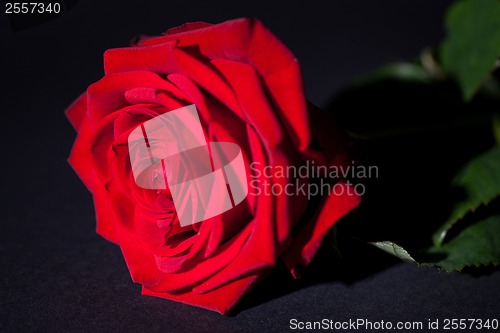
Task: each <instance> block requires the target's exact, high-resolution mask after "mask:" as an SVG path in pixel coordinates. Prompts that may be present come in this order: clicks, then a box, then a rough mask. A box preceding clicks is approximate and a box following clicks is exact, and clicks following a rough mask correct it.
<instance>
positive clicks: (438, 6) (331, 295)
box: [0, 0, 500, 332]
mask: <svg viewBox="0 0 500 333" xmlns="http://www.w3.org/2000/svg"><path fill="white" fill-rule="evenodd" d="M450 3H451V1H435V0H425V1H401V0H390V1H359V0H342V1H341V0H330V1H319V0H318V1H270V0H268V1H252V2H238V1H210V2H209V1H129V2H124V1H96V0H95V1H90V0H82V1H80V3H79V4H78V5H76V6H75V7H74V8H73V9H72V10H70V11H69V12H68V13H66V14H64V15H62V16H60V17H58V18H56V19H55V20H53V21H50V22H47V23H44V24H42V25H39V26H36V27H33V28H31V29H27V30H24V31H17V32H14V31H13V30H12V29H11V26H10V25H9V20H8V19H7V17H6V15H5V14H3V13H2V14H0V31H1V34H0V36H1V51H0V60H1V61H0V64H1V68H2V71H1V72H0V77H1V82H2V83H1V84H2V85H1V105H0V115H1V116H0V126H1V127H0V130H1V132H0V133H1V134H0V135H1V141H0V145H1V152H2V158H1V159H0V161H1V162H0V163H1V169H0V170H1V172H2V174H1V177H0V188H1V193H2V196H1V201H0V205H1V206H0V207H1V213H0V214H1V215H0V218H1V224H0V297H1V298H0V331H2V332H4V331H6V332H17V331H26V330H27V331H66V330H70V331H95V330H98V331H163V332H170V331H207V332H208V331H211V332H212V331H214V332H237V331H241V332H255V331H261V332H267V331H276V332H280V331H286V330H288V325H289V320H290V319H291V318H297V319H299V320H310V321H312V320H321V319H322V318H329V319H334V320H348V319H356V318H367V319H370V320H373V321H375V320H377V321H379V320H386V321H387V320H391V321H393V322H396V321H403V320H410V321H423V322H424V323H427V320H428V319H433V320H435V319H440V320H441V322H442V321H443V320H444V319H445V318H484V319H486V318H493V317H494V316H498V308H499V306H500V293H499V285H500V274H499V273H498V271H492V272H490V273H487V274H482V275H480V276H476V275H475V274H468V273H464V274H445V273H439V272H437V271H435V270H432V269H428V268H417V267H414V266H412V265H408V264H401V263H398V262H397V261H396V260H393V259H391V258H388V256H386V255H384V254H383V253H378V252H376V251H375V252H374V250H369V249H366V248H364V247H363V245H361V244H360V245H359V246H360V248H359V250H358V252H356V253H354V254H352V255H351V257H352V258H351V261H350V263H349V264H347V265H345V266H343V267H342V269H343V270H344V272H343V273H342V272H341V273H338V272H336V271H335V267H333V265H331V266H330V264H329V263H328V262H327V263H325V261H320V260H316V261H315V262H314V264H313V267H311V269H310V271H309V272H308V274H306V277H305V279H304V280H302V281H300V282H294V281H292V280H291V279H290V278H289V277H288V276H287V275H286V274H282V273H283V272H282V270H283V269H282V267H281V266H278V268H277V269H276V271H275V272H274V273H273V274H272V275H271V276H270V280H269V282H268V283H265V284H264V285H262V286H261V287H259V288H257V289H256V290H255V291H254V292H252V293H251V294H249V295H248V296H246V297H245V298H244V300H243V301H242V302H241V304H239V305H238V307H237V309H236V311H234V312H233V314H232V315H231V316H229V317H227V316H221V315H219V314H216V313H212V312H210V311H206V310H203V309H198V308H194V307H190V306H186V305H182V304H178V303H174V302H171V301H168V300H163V299H157V298H151V297H146V296H141V295H140V286H138V285H134V284H133V283H132V282H131V280H130V276H129V274H128V271H127V268H126V265H125V262H124V260H123V259H122V257H121V253H120V250H119V248H118V247H116V246H114V245H112V244H110V243H108V242H106V241H105V240H103V239H101V238H100V237H99V236H98V235H96V234H95V231H94V227H95V225H94V223H95V220H94V211H93V206H92V201H91V196H90V194H89V193H88V192H87V190H86V189H85V187H84V186H83V184H82V183H81V182H80V180H79V179H78V177H77V176H76V175H75V174H74V172H73V171H72V169H71V168H70V167H69V165H68V164H67V162H66V158H67V156H68V154H69V151H70V149H71V145H72V142H73V139H74V137H75V133H74V132H73V129H72V128H71V126H70V125H69V123H68V122H67V121H66V119H65V118H64V115H63V111H64V109H65V108H66V107H67V106H68V105H69V104H70V103H71V102H72V100H73V99H74V98H76V97H77V96H78V95H79V94H80V93H81V92H83V91H84V90H85V89H86V87H87V86H88V85H89V84H90V83H92V82H94V81H96V80H98V79H99V78H100V77H101V76H102V73H103V70H102V53H103V51H104V50H105V49H107V48H111V47H119V46H124V45H127V44H128V42H129V41H130V40H131V39H132V38H133V37H134V36H135V35H137V34H139V33H144V34H151V35H154V34H159V33H161V32H163V31H164V30H166V29H167V28H169V27H173V26H177V25H180V24H182V23H184V22H187V21H208V22H212V23H217V22H221V21H224V20H227V19H232V18H236V17H243V16H244V17H257V18H258V19H260V20H261V21H263V22H264V24H265V25H266V26H267V27H268V28H270V30H272V31H273V32H274V33H275V34H276V35H277V36H278V37H279V38H280V39H282V40H283V42H284V43H285V44H286V45H288V47H289V48H290V49H291V50H292V51H293V52H294V53H295V54H296V56H297V58H298V59H299V61H300V62H301V65H302V69H303V75H304V82H305V89H306V93H307V96H308V98H309V99H310V100H311V101H313V102H314V103H316V104H318V105H319V106H323V107H326V106H327V104H328V101H329V100H330V98H331V97H332V96H333V95H334V93H336V92H337V91H338V90H339V88H340V87H342V86H343V85H345V84H346V83H347V82H348V81H349V80H351V79H353V78H355V77H357V76H359V75H361V74H362V73H366V72H367V71H369V70H372V69H374V68H376V67H377V66H380V65H382V64H384V63H387V62H390V61H397V60H408V59H411V58H413V57H415V56H417V55H418V54H419V52H420V51H421V50H422V48H423V47H425V46H426V45H429V44H433V43H436V42H437V41H439V40H440V39H441V38H442V37H443V36H444V29H443V25H442V17H443V14H444V11H445V9H446V7H447V6H448V5H449V4H450ZM2 12H3V9H2ZM372 222H373V223H377V222H378V221H376V220H375V221H372ZM326 252H328V251H326ZM321 256H323V257H327V258H328V256H329V254H328V253H326V254H323V255H321ZM323 259H324V258H323ZM332 271H333V273H332ZM424 331H425V330H424Z"/></svg>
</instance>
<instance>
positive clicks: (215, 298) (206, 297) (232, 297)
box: [142, 274, 259, 314]
mask: <svg viewBox="0 0 500 333" xmlns="http://www.w3.org/2000/svg"><path fill="white" fill-rule="evenodd" d="M258 278H259V274H257V275H251V276H248V277H244V278H242V279H239V280H236V281H233V282H231V283H228V284H226V285H224V286H223V287H221V288H219V289H216V290H214V291H212V292H210V293H209V294H194V293H189V292H188V293H179V294H175V293H166V292H165V293H159V292H154V291H151V290H149V289H147V288H145V287H143V288H142V294H143V295H149V296H156V297H162V298H167V299H171V300H174V301H177V302H181V303H185V304H189V305H194V306H199V307H202V308H205V309H208V310H212V311H216V312H219V313H221V314H226V313H227V312H228V311H229V310H230V309H231V308H232V307H233V306H234V305H235V304H236V303H237V302H238V301H239V299H240V298H241V297H242V296H243V295H244V294H245V293H246V292H247V291H248V290H249V289H250V288H251V287H252V285H253V284H254V282H256V281H257V279H258Z"/></svg>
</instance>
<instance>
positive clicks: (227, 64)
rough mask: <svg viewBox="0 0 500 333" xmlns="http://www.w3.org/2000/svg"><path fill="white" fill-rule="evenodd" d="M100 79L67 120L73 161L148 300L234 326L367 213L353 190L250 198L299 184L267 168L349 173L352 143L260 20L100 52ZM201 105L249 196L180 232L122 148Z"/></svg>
mask: <svg viewBox="0 0 500 333" xmlns="http://www.w3.org/2000/svg"><path fill="white" fill-rule="evenodd" d="M104 69H105V75H104V77H103V78H102V79H101V80H99V81H97V82H96V83H94V84H92V85H90V86H89V87H88V89H87V91H86V92H85V93H84V94H83V95H82V96H81V97H80V98H78V99H77V100H76V101H75V102H74V103H73V104H72V105H71V106H70V107H69V109H68V110H67V117H68V118H69V120H70V121H71V123H72V124H73V126H74V127H75V129H76V130H77V132H78V135H77V138H76V141H75V143H74V146H73V149H72V152H71V155H70V158H69V162H70V164H71V165H72V166H73V168H74V169H75V170H76V172H77V173H78V175H79V176H80V178H81V179H82V181H83V182H84V183H85V185H86V186H87V187H88V189H89V190H90V192H91V193H92V196H93V199H94V205H95V210H96V219H97V232H98V233H99V234H100V235H102V236H103V237H104V238H106V239H108V240H110V241H111V242H113V243H115V244H117V245H118V246H119V247H120V248H121V250H122V252H123V256H124V258H125V261H126V263H127V266H128V269H129V271H130V274H131V276H132V279H133V281H135V282H137V283H140V284H141V285H142V292H143V294H145V295H152V296H157V297H163V298H167V299H171V300H175V301H178V302H183V303H186V304H191V305H195V306H199V307H203V308H206V309H210V310H213V311H218V312H220V313H226V312H227V311H228V310H229V309H230V308H231V307H233V306H234V305H235V304H236V302H237V301H238V300H239V299H240V298H241V297H242V296H243V294H244V293H245V292H246V291H248V290H249V289H250V288H251V287H252V286H254V285H255V284H256V282H258V281H259V280H260V279H261V278H262V277H264V276H265V275H266V274H267V273H268V272H269V270H270V269H272V267H273V266H274V265H275V264H276V262H277V260H278V259H280V260H283V262H284V263H285V264H286V266H287V267H288V268H289V269H290V271H291V272H292V274H293V275H294V276H297V275H298V270H299V268H300V267H301V266H307V265H308V264H309V262H310V261H311V260H312V258H313V257H314V255H315V254H316V252H317V250H318V248H319V246H320V244H321V242H322V240H323V238H324V236H325V235H326V233H327V232H328V230H329V228H330V227H332V226H333V225H334V224H335V223H336V222H337V221H338V220H339V219H340V218H341V217H342V216H344V215H345V214H346V213H348V212H349V211H350V210H352V209H353V208H354V207H355V206H356V205H357V204H358V203H359V200H360V198H359V196H356V195H352V194H348V191H340V192H341V194H338V192H339V191H337V193H336V194H334V193H328V194H326V195H325V194H323V195H322V196H314V198H310V196H309V195H305V194H304V193H302V192H300V191H297V193H295V194H294V195H286V194H284V193H282V194H280V195H274V194H264V193H259V195H258V194H257V193H256V189H255V187H256V186H257V187H258V184H262V183H264V181H267V182H268V183H271V184H272V185H273V186H281V188H284V187H285V186H286V185H287V184H289V183H290V182H292V180H291V179H289V178H287V177H279V176H278V175H276V174H273V173H271V174H270V173H269V172H266V170H265V169H264V168H266V167H273V168H276V167H278V166H281V167H289V166H300V165H304V163H305V162H306V161H313V162H314V163H315V165H318V166H319V165H323V166H342V165H347V164H348V163H350V160H349V157H348V149H349V140H348V138H347V137H346V136H345V134H344V133H343V132H342V131H341V130H340V129H339V128H338V127H337V126H336V124H335V123H334V121H333V120H332V119H330V118H329V116H328V114H326V113H324V112H323V111H322V110H320V109H318V108H315V107H314V106H313V105H312V104H310V103H308V102H307V101H306V99H305V97H304V92H303V86H302V78H301V73H300V68H299V64H298V62H297V59H296V58H295V57H294V55H293V54H292V53H291V52H290V51H289V50H288V49H287V48H286V47H285V46H284V45H283V44H282V43H281V42H280V41H279V40H278V39H277V38H276V37H275V36H274V35H273V34H272V33H271V32H269V31H268V30H267V29H266V28H265V27H264V26H263V25H262V24H261V23H260V22H259V21H257V20H253V19H237V20H232V21H227V22H224V23H221V24H216V25H210V24H207V23H189V24H185V25H183V26H181V27H178V28H173V29H170V30H168V31H167V32H166V33H164V34H163V35H161V36H159V37H141V38H140V39H139V40H138V41H137V42H136V43H135V44H134V45H133V46H130V47H125V48H118V49H110V50H108V51H106V52H105V54H104ZM193 104H194V105H195V106H196V108H197V110H198V112H199V118H200V123H201V125H202V129H203V132H204V134H205V136H206V138H208V141H218V142H230V143H235V144H237V145H238V146H239V147H240V149H241V153H242V156H243V160H244V164H245V172H246V175H247V180H248V182H249V184H250V182H253V183H252V186H250V185H249V186H248V195H247V196H246V198H245V199H244V200H243V201H242V202H241V203H239V204H237V205H236V206H235V207H234V208H233V209H230V210H227V211H226V212H223V213H222V214H219V215H216V216H213V217H210V218H208V219H206V220H203V221H201V222H199V223H193V224H189V225H185V226H181V224H180V223H179V216H178V212H177V211H176V207H175V205H174V201H173V200H172V193H171V192H170V191H169V189H168V188H166V189H147V188H143V187H140V186H138V185H137V183H136V179H135V178H134V176H133V170H132V167H131V159H130V151H129V147H128V138H129V136H130V133H132V131H134V129H136V128H137V127H138V126H141V124H144V123H145V122H147V121H148V120H151V119H153V118H155V117H158V116H160V115H163V114H166V113H168V112H170V111H172V110H176V109H179V108H182V107H185V106H188V105H193ZM250 166H252V168H250ZM267 171H268V170H267ZM300 181H301V182H302V183H303V184H307V183H308V182H309V181H310V180H308V179H300ZM256 184H257V185H256ZM335 184H336V185H339V186H341V187H344V188H346V189H347V187H349V184H347V183H345V182H343V181H342V180H339V179H336V180H335Z"/></svg>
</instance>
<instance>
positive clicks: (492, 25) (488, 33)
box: [441, 0, 500, 100]
mask: <svg viewBox="0 0 500 333" xmlns="http://www.w3.org/2000/svg"><path fill="white" fill-rule="evenodd" d="M446 28H447V30H448V34H449V36H448V38H447V40H446V41H445V42H444V44H443V46H442V49H441V60H442V64H443V68H444V70H445V71H446V72H447V73H449V74H451V75H452V76H454V77H455V78H456V79H457V80H458V83H459V85H460V87H461V89H462V93H463V95H464V98H465V99H466V100H470V99H471V98H472V97H473V96H474V94H475V93H476V91H477V90H478V89H479V87H480V86H481V83H482V82H483V81H484V80H485V78H486V77H487V76H488V74H489V73H490V72H491V71H492V69H493V68H494V66H495V62H496V60H497V58H498V56H499V55H500V1H499V0H465V1H460V2H458V3H457V4H455V5H453V6H452V7H451V9H450V10H449V11H448V14H447V16H446Z"/></svg>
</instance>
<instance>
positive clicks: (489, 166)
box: [432, 146, 500, 247]
mask: <svg viewBox="0 0 500 333" xmlns="http://www.w3.org/2000/svg"><path fill="white" fill-rule="evenodd" d="M453 185H454V186H455V187H458V188H459V189H462V190H463V191H464V194H465V199H464V200H462V201H460V202H458V203H457V204H456V205H455V206H454V207H453V210H452V213H451V215H450V217H449V218H448V220H447V221H446V222H445V223H444V224H443V225H442V226H441V227H440V228H439V229H438V230H437V231H436V232H435V233H434V235H433V237H432V238H433V241H434V244H435V245H436V246H438V247H439V246H441V244H442V243H443V240H444V239H445V237H446V234H447V233H448V231H449V230H450V229H451V228H452V227H453V225H454V224H455V223H456V222H457V221H459V220H460V219H462V218H463V217H464V216H465V215H466V214H467V213H469V212H472V211H475V210H476V209H477V208H479V207H480V206H481V205H487V204H488V203H489V202H491V201H492V200H493V199H495V198H496V197H497V196H499V195H500V146H496V147H494V148H492V149H490V150H489V151H487V152H486V153H484V154H482V155H480V156H478V157H476V158H474V159H473V160H472V161H470V162H469V163H468V164H467V165H466V166H465V167H464V168H463V169H462V170H461V171H460V172H459V173H458V174H457V176H456V177H455V179H454V180H453Z"/></svg>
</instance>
